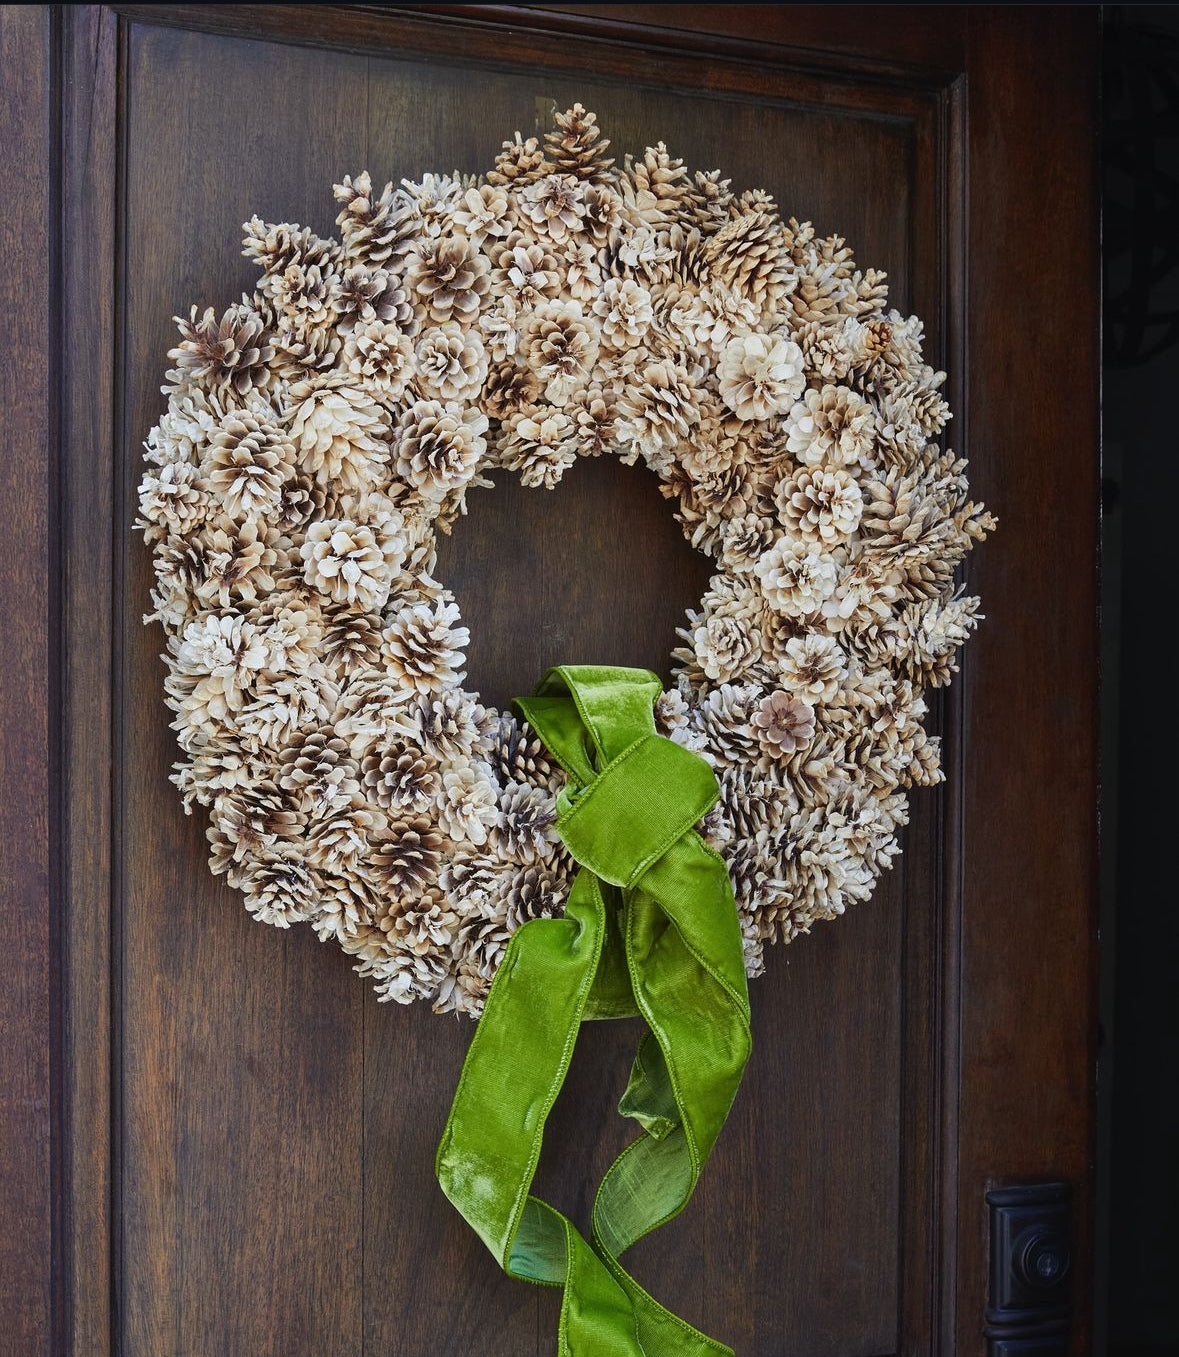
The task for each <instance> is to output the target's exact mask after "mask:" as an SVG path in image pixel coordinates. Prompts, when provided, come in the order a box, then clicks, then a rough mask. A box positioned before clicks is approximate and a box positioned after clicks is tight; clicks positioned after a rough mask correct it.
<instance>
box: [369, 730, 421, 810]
mask: <svg viewBox="0 0 1179 1357" xmlns="http://www.w3.org/2000/svg"><path fill="white" fill-rule="evenodd" d="M360 766H361V772H362V773H363V775H364V786H365V790H366V791H367V792H368V793H369V795H370V796H371V797H372V798H373V800H375V801H376V802H377V804H378V805H379V806H383V807H384V808H385V809H386V810H388V809H389V808H390V807H393V808H395V809H398V810H402V811H410V812H413V813H415V814H420V813H421V812H423V811H425V810H427V809H428V808H429V806H430V804H431V803H432V802H433V800H434V797H435V795H436V793H437V791H438V765H437V763H435V761H434V760H433V759H432V758H431V757H430V756H429V754H427V753H425V752H424V751H423V750H421V749H415V748H414V747H413V746H412V745H405V744H391V745H386V746H385V747H383V748H379V749H374V750H373V751H372V752H371V753H369V754H366V755H365V757H364V760H363V762H362V763H361V765H360Z"/></svg>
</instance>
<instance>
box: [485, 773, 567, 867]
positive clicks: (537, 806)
mask: <svg viewBox="0 0 1179 1357" xmlns="http://www.w3.org/2000/svg"><path fill="white" fill-rule="evenodd" d="M499 804H500V818H499V820H498V822H497V823H496V824H495V825H494V826H493V828H492V831H491V841H492V843H493V844H494V845H495V847H496V848H498V849H499V850H500V851H501V852H502V853H503V855H504V856H505V857H507V858H514V859H515V860H516V861H517V862H535V861H536V860H537V859H538V858H543V857H547V856H548V855H549V853H550V852H551V851H552V846H553V845H554V844H555V843H556V841H557V835H556V830H555V829H554V827H553V826H554V825H555V824H556V821H557V806H556V802H555V801H554V799H553V796H552V793H551V792H549V791H547V790H546V789H543V788H540V787H530V786H528V785H527V784H525V783H522V782H510V783H508V785H507V786H506V787H505V788H504V790H503V794H502V795H501V797H500V800H499Z"/></svg>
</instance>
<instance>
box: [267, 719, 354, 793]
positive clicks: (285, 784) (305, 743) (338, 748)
mask: <svg viewBox="0 0 1179 1357" xmlns="http://www.w3.org/2000/svg"><path fill="white" fill-rule="evenodd" d="M347 762H348V746H347V745H346V744H345V743H344V741H343V740H341V739H340V738H339V736H333V735H332V734H331V732H330V731H326V730H312V731H309V732H308V733H307V734H306V735H304V736H303V738H302V739H301V740H296V741H295V743H294V744H291V745H288V746H287V747H286V748H285V749H284V750H283V751H282V752H281V753H280V754H279V756H278V770H279V771H278V785H279V786H280V787H282V788H284V789H285V790H286V791H289V792H301V791H303V789H304V788H306V787H311V786H314V785H316V784H317V783H320V782H322V781H324V780H325V779H326V778H327V777H329V776H330V775H331V773H332V772H333V771H334V770H335V769H336V768H338V767H339V766H340V764H342V763H347Z"/></svg>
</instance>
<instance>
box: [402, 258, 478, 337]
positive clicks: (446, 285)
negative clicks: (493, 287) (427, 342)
mask: <svg viewBox="0 0 1179 1357" xmlns="http://www.w3.org/2000/svg"><path fill="white" fill-rule="evenodd" d="M490 272H491V265H490V263H489V261H488V259H487V256H486V255H485V254H484V253H483V251H482V250H480V249H479V247H478V245H476V244H475V242H474V241H471V240H467V239H466V238H465V237H463V236H439V237H438V238H437V239H434V240H422V241H419V242H418V244H417V246H416V247H415V249H414V250H413V252H412V253H411V254H410V256H409V258H408V260H407V261H406V268H405V286H406V287H407V289H408V290H409V293H410V295H411V297H412V298H413V304H414V311H415V313H416V315H417V318H418V323H419V325H422V326H426V325H445V324H446V322H447V321H448V320H455V321H458V322H460V323H461V324H462V325H471V324H473V323H474V321H475V320H476V319H477V318H478V315H479V312H480V310H481V309H482V307H483V305H484V298H485V297H486V296H487V290H488V288H489V287H490V282H491V280H490Z"/></svg>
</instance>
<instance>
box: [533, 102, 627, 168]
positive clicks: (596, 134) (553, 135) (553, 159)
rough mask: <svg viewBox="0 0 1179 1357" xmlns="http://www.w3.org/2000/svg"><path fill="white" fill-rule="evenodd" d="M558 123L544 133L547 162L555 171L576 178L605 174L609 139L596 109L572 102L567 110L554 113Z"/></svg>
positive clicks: (607, 162)
mask: <svg viewBox="0 0 1179 1357" xmlns="http://www.w3.org/2000/svg"><path fill="white" fill-rule="evenodd" d="M553 121H554V122H555V123H556V124H557V125H556V127H555V128H554V129H553V130H552V131H551V132H546V133H545V134H544V140H545V148H546V154H547V156H548V159H549V163H550V164H551V165H552V167H553V169H554V170H555V171H556V172H557V173H558V174H572V175H576V176H577V178H578V179H585V180H588V181H590V182H597V181H601V180H604V179H606V178H608V171H609V169H610V166H611V165H613V164H614V160H613V158H612V157H610V156H608V155H607V154H606V152H607V151H608V150H609V149H610V143H609V142H608V141H607V140H606V138H605V137H604V136H602V133H601V129H600V128H599V127H598V117H597V114H596V113H587V112H586V111H585V109H584V108H582V106H581V105H580V104H574V105H573V107H572V108H571V109H569V111H568V112H567V113H556V114H554V115H553Z"/></svg>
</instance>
